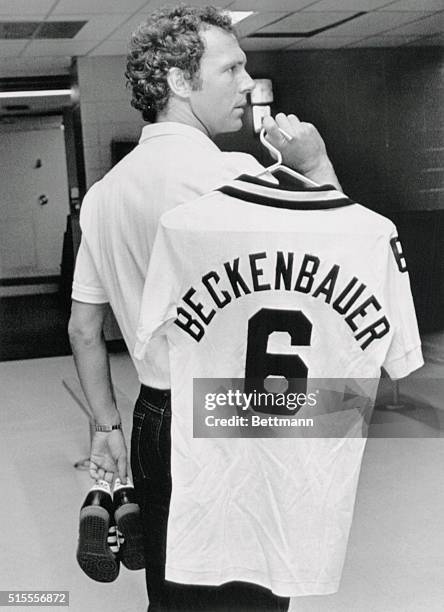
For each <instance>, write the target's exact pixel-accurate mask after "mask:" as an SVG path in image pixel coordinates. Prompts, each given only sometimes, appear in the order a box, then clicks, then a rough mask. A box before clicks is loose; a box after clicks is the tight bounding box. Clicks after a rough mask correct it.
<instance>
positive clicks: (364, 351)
mask: <svg viewBox="0 0 444 612" xmlns="http://www.w3.org/2000/svg"><path fill="white" fill-rule="evenodd" d="M280 178H281V179H282V177H280ZM282 185H284V186H282ZM162 334H166V335H167V338H168V342H169V347H170V366H171V377H172V413H173V417H172V434H171V435H172V458H171V461H172V467H171V469H172V479H173V492H172V498H171V507H170V516H169V524H168V541H167V564H166V578H167V579H168V580H172V581H175V582H183V583H191V584H202V585H218V584H222V583H224V582H227V581H232V580H240V581H247V582H253V583H256V584H259V585H262V586H264V587H267V588H270V589H272V591H273V592H274V593H276V594H277V595H280V596H296V595H310V594H327V593H333V592H335V591H336V590H337V589H338V585H339V580H340V576H341V572H342V567H343V562H344V558H345V551H346V545H347V539H348V534H349V529H350V525H351V519H352V514H353V506H354V500H355V494H356V487H357V481H358V476H359V470H360V464H361V459H362V454H363V451H364V446H365V438H363V437H360V435H359V433H358V435H357V434H356V432H357V430H356V419H354V420H353V425H352V426H351V427H350V428H348V429H347V433H346V434H344V435H343V434H342V433H341V434H340V435H337V436H335V437H333V436H332V435H331V434H330V435H326V436H325V437H312V436H311V434H310V433H307V432H306V431H305V432H303V433H301V434H300V435H299V437H296V438H295V437H291V435H288V436H286V437H276V436H275V437H274V438H273V434H271V436H272V438H270V437H266V436H268V433H263V434H257V436H261V435H263V437H251V435H250V434H248V433H247V434H245V435H242V434H241V435H240V436H239V435H237V434H234V435H231V434H230V433H227V434H226V437H219V435H220V428H219V430H218V432H219V433H216V434H215V435H214V436H213V437H211V432H210V433H209V434H208V436H207V437H196V418H200V415H198V414H197V412H196V380H197V379H207V381H208V385H209V387H208V388H211V385H213V390H214V391H217V390H218V387H217V386H218V379H225V380H226V379H229V380H230V379H242V380H243V379H245V381H246V382H245V384H246V385H247V381H248V380H250V382H251V380H253V381H254V382H255V384H256V383H257V384H259V387H260V388H262V390H263V389H264V388H265V389H266V387H265V386H264V387H261V385H262V383H264V381H265V380H266V379H267V377H270V376H271V377H279V376H283V377H284V378H287V379H289V378H290V377H294V378H298V379H300V380H305V381H306V383H307V393H306V396H307V397H308V395H309V393H308V391H309V390H310V381H311V380H314V379H326V378H331V379H338V378H340V379H342V380H344V379H350V380H351V379H374V380H377V379H379V376H380V371H381V367H384V368H385V369H386V370H387V371H388V373H389V374H390V376H392V377H393V378H399V377H403V376H406V375H407V374H409V373H410V372H411V371H412V370H414V369H416V368H418V367H420V366H421V365H422V363H423V361H422V355H421V348H420V339H419V335H418V329H417V323H416V318H415V312H414V307H413V302H412V297H411V292H410V284H409V278H408V273H407V271H406V267H405V260H404V257H403V255H402V250H401V247H400V244H399V240H398V238H397V234H396V228H395V227H394V225H393V224H392V223H391V222H390V221H389V220H388V219H386V218H384V217H382V216H381V215H379V214H376V213H374V212H372V211H370V210H368V209H366V208H365V207H363V206H361V205H359V204H355V203H353V202H352V201H350V200H349V199H348V198H347V197H346V196H344V195H343V194H342V193H340V192H338V191H336V190H335V189H334V188H333V187H329V186H326V187H319V188H306V187H305V186H303V184H300V185H297V184H295V183H293V187H291V186H289V185H288V184H287V186H285V183H284V182H283V180H281V183H280V185H278V186H276V185H275V186H271V185H270V183H267V182H264V181H261V180H260V179H257V178H253V177H249V176H244V175H243V176H241V177H239V179H236V180H234V181H232V182H231V183H230V184H229V185H227V186H226V187H223V188H222V189H220V190H218V191H215V192H212V193H210V194H208V195H206V196H203V197H201V198H199V199H198V200H196V201H194V202H192V203H189V204H185V205H184V206H181V207H180V208H176V209H175V210H173V211H171V212H168V213H166V214H165V215H163V217H162V219H161V223H160V226H159V231H158V234H157V238H156V242H155V246H154V250H153V255H152V259H151V264H150V269H149V273H148V277H147V281H146V284H145V289H144V296H143V300H142V309H141V314H140V322H139V328H138V334H137V338H138V340H137V343H136V351H135V354H136V358H139V359H140V358H143V356H144V355H145V353H146V351H149V350H150V341H151V340H152V339H153V338H155V337H156V336H159V335H162ZM193 379H194V385H195V386H194V406H193ZM201 382H202V381H200V383H201ZM203 384H204V387H205V384H206V383H205V381H203ZM264 385H265V383H264ZM222 388H224V389H226V387H223V385H222ZM219 390H220V388H219ZM375 391H376V385H373V391H371V392H370V395H371V399H373V396H372V394H374V392H375ZM222 395H223V394H222ZM216 396H217V393H214V394H213V395H212V399H213V400H214V399H215V398H216ZM202 397H203V396H202ZM205 397H206V396H205ZM201 399H202V398H201ZM237 399H239V397H238V398H237ZM213 408H214V405H213V406H210V405H209V404H208V405H205V406H203V407H202V410H201V412H203V413H205V411H207V414H208V415H209V416H208V417H202V418H205V419H207V418H208V420H209V422H210V420H211V419H212V418H213V420H214V417H212V416H211V415H214V411H213ZM244 408H245V407H244V406H243V407H241V409H239V403H238V404H237V406H236V408H235V409H233V408H231V404H230V402H229V401H228V397H227V394H226V395H225V404H224V408H223V410H224V411H225V415H226V416H227V419H226V423H229V418H230V414H231V415H236V416H237V417H238V419H239V418H241V417H240V416H239V415H242V414H246V413H243V410H244ZM253 408H254V406H253ZM197 409H199V406H198V407H197ZM286 409H287V410H289V408H288V406H287V407H286V408H284V409H281V408H279V407H278V408H276V407H274V408H273V409H270V410H268V416H269V415H270V414H271V415H274V416H276V415H279V414H282V413H285V410H286ZM310 409H311V407H310V405H308V403H305V404H304V405H303V406H302V407H301V406H298V408H297V410H289V413H291V414H293V415H294V414H295V413H296V412H297V416H298V417H300V416H307V415H310ZM230 411H231V412H230ZM248 412H249V414H250V421H249V426H250V425H251V422H252V421H251V418H253V417H254V418H256V417H259V418H262V417H265V416H267V415H266V414H265V413H267V410H265V411H264V410H263V409H256V408H255V409H253V410H251V406H250V408H249V410H248ZM344 412H345V413H346V412H347V411H344ZM349 412H351V411H349ZM251 415H253V416H251ZM287 416H288V415H287ZM273 418H274V417H273ZM320 418H321V420H322V417H320ZM193 419H194V421H193ZM233 419H235V416H233ZM233 419H232V423H233V424H235V425H236V427H237V430H236V431H237V432H238V431H239V430H240V429H241V425H242V423H241V422H240V421H239V420H238V421H236V422H235V420H233ZM289 420H292V419H289ZM205 422H206V421H205ZM219 424H221V425H222V426H225V423H224V422H222V420H221V421H220V422H219ZM274 424H275V423H274ZM193 427H194V429H193ZM209 429H211V425H210V426H209ZM227 429H228V428H227ZM227 429H226V430H227ZM263 431H264V432H265V430H263ZM280 431H281V432H282V428H281V430H280ZM193 434H194V435H193ZM198 435H200V434H198ZM222 435H223V434H222ZM230 435H231V438H230V439H228V437H229V436H230ZM252 435H254V434H252ZM284 435H285V434H284ZM356 435H357V437H354V436H356ZM278 436H281V433H279V434H278Z"/></svg>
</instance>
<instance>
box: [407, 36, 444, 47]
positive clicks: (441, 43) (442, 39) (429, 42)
mask: <svg viewBox="0 0 444 612" xmlns="http://www.w3.org/2000/svg"><path fill="white" fill-rule="evenodd" d="M408 46H409V47H444V34H436V35H435V36H421V37H420V38H415V40H414V41H413V42H411V43H409V45H408Z"/></svg>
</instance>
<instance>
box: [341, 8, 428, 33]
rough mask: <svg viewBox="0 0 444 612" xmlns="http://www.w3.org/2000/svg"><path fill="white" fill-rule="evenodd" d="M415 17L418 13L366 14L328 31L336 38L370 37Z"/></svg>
mask: <svg viewBox="0 0 444 612" xmlns="http://www.w3.org/2000/svg"><path fill="white" fill-rule="evenodd" d="M427 14H429V13H426V15H427ZM415 15H418V13H415V14H413V13H398V12H397V13H387V12H376V13H368V14H367V15H362V16H360V17H357V18H356V19H354V20H353V21H349V22H348V23H344V24H342V25H339V26H337V27H336V28H335V29H334V30H330V33H333V32H334V33H335V35H336V34H337V35H338V36H356V37H358V36H371V35H372V34H378V33H379V32H384V31H386V30H391V29H392V28H396V27H397V26H400V25H401V24H403V23H407V22H409V21H412V20H414V19H417V17H416V16H415Z"/></svg>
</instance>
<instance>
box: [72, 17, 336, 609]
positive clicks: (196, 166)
mask: <svg viewBox="0 0 444 612" xmlns="http://www.w3.org/2000/svg"><path fill="white" fill-rule="evenodd" d="M245 65H246V57H245V54H244V53H243V51H242V50H241V48H240V47H239V44H238V42H237V40H236V37H235V35H234V32H233V29H232V26H231V23H230V19H229V17H228V16H226V15H223V14H221V13H220V12H219V11H217V10H216V9H213V8H211V7H206V8H194V9H193V8H190V7H178V8H175V9H163V10H160V11H157V12H155V13H153V15H152V16H151V18H150V19H149V20H148V21H147V22H146V23H145V24H143V25H142V26H141V27H140V28H139V30H138V31H137V32H136V33H135V34H134V36H133V40H132V46H131V51H130V53H129V56H128V63H127V73H126V74H127V78H128V80H129V83H130V85H131V87H132V92H133V99H132V104H133V106H134V107H135V108H137V109H139V110H140V111H141V112H142V115H143V118H144V119H145V120H146V121H148V122H151V124H150V125H147V126H145V127H144V129H143V131H142V136H141V139H140V143H139V146H138V147H136V149H135V150H134V151H133V152H131V153H130V154H129V155H128V156H127V157H126V158H124V159H123V160H122V161H121V162H120V163H119V164H118V165H117V166H116V167H114V168H113V169H112V170H111V171H110V172H109V173H108V174H107V175H106V176H105V177H104V178H103V179H102V180H101V181H99V182H98V183H96V184H95V185H94V186H93V187H92V188H91V189H90V190H89V192H88V194H87V196H86V198H85V201H84V203H83V206H82V212H81V227H82V232H83V234H82V243H81V246H80V250H79V254H78V258H77V262H76V270H75V276H74V283H73V304H72V312H71V319H70V323H69V335H70V339H71V346H72V350H73V354H74V359H75V363H76V366H77V370H78V373H79V377H80V380H81V383H82V387H83V389H84V392H85V395H86V397H87V400H88V403H89V405H90V408H91V410H92V412H93V414H94V418H95V420H96V424H97V425H100V426H101V427H100V428H99V429H101V431H97V432H96V434H95V436H94V438H93V441H92V447H91V464H90V475H91V477H92V478H95V479H97V478H104V479H105V480H107V481H108V482H111V481H112V479H113V476H114V474H115V473H116V472H118V475H119V476H120V478H122V479H124V478H126V475H127V449H126V445H125V441H124V437H123V433H122V431H121V429H120V415H119V412H118V410H117V407H116V404H115V400H114V396H113V391H112V384H111V376H110V369H109V361H108V356H107V352H106V347H105V343H104V340H103V334H102V326H103V322H104V317H105V314H106V310H107V305H108V304H110V305H111V307H112V309H113V311H114V314H115V316H116V319H117V321H118V323H119V326H120V329H121V331H122V334H123V336H124V339H125V342H126V344H127V346H128V349H129V352H130V354H132V353H133V349H134V345H135V333H136V327H137V321H138V315H139V310H140V304H141V299H142V291H143V286H144V280H145V275H146V271H147V267H148V263H149V259H150V253H151V249H152V245H153V242H154V236H155V232H156V228H157V224H158V220H159V218H160V216H161V214H162V213H163V212H165V211H166V210H169V209H171V208H174V207H175V206H177V205H179V204H182V203H184V202H187V201H189V200H191V199H194V198H195V197H197V196H199V195H202V194H204V193H206V192H208V191H210V190H212V189H214V188H216V187H218V186H220V185H222V184H223V183H225V182H226V181H228V180H231V179H233V178H234V177H236V176H237V175H239V174H242V173H244V172H247V173H250V174H259V173H261V172H263V171H264V169H263V168H262V166H260V165H259V164H258V163H257V162H256V160H254V158H252V157H251V156H249V155H246V154H242V153H223V152H221V151H220V150H219V149H218V148H217V147H216V145H215V144H214V143H213V142H212V140H211V139H212V138H213V137H214V136H216V135H217V134H222V133H226V132H234V131H237V130H239V129H240V128H241V127H242V116H243V114H244V108H245V105H246V102H247V94H248V93H249V92H250V91H251V90H252V88H253V86H254V82H253V80H252V79H251V77H250V76H249V74H248V73H247V72H246V69H245ZM264 126H265V128H266V130H267V135H268V138H269V140H270V142H272V144H274V145H275V146H276V147H277V148H279V149H280V151H281V152H282V154H283V157H284V160H285V162H286V163H287V165H289V166H292V167H293V168H295V169H297V170H299V171H300V172H303V173H304V174H306V175H307V176H308V177H310V178H311V179H313V180H315V181H317V182H322V183H326V182H328V183H333V184H335V185H338V183H337V178H336V176H335V173H334V170H333V168H332V166H331V163H330V161H329V159H328V157H327V153H326V150H325V146H324V143H323V141H322V139H321V137H320V135H319V133H318V132H317V130H316V129H315V128H314V127H313V126H311V125H310V124H306V123H301V122H300V121H299V120H298V119H297V118H296V117H295V116H294V115H290V116H288V117H286V116H285V115H283V114H280V115H278V116H277V117H276V121H274V120H273V119H271V118H268V119H266V120H265V122H264ZM278 127H281V128H283V129H284V130H285V131H286V132H288V133H289V134H290V136H291V137H292V139H291V140H290V141H289V140H288V139H286V138H285V137H284V136H282V134H281V133H280V132H279V129H278ZM153 299H155V296H154V298H153ZM136 367H137V371H138V375H139V379H140V382H141V385H142V386H141V391H140V395H139V398H138V400H137V404H136V407H135V412H134V422H133V432H132V441H131V467H132V473H133V478H134V484H135V488H136V492H137V494H138V498H139V502H140V505H141V510H142V516H143V520H144V526H145V529H146V533H145V556H146V566H147V570H146V574H147V588H148V595H149V600H150V608H149V609H150V611H151V610H153V611H154V610H173V609H184V610H185V609H186V610H193V609H201V610H208V612H210V610H213V609H214V610H216V609H221V610H227V609H239V610H247V609H250V608H251V609H254V610H258V609H273V610H285V609H286V608H287V607H288V600H286V599H285V598H278V597H275V596H273V595H272V594H271V593H270V592H268V591H266V590H265V589H260V588H259V587H255V586H254V585H247V584H236V583H234V585H231V586H229V587H221V588H220V589H214V588H211V587H209V588H208V589H206V588H205V587H182V586H179V585H176V586H175V585H172V584H171V583H166V582H165V580H164V563H165V541H166V525H167V518H168V504H169V495H170V489H171V481H170V472H169V454H170V439H169V424H170V421H169V419H170V414H171V413H170V408H169V402H170V396H169V391H168V389H169V387H170V381H169V367H168V354H167V345H166V341H165V339H164V338H161V339H159V341H158V343H157V344H156V345H155V346H154V349H153V350H152V351H151V352H150V354H149V355H148V356H147V357H146V358H145V360H144V361H143V362H138V363H137V364H136ZM103 429H105V430H107V431H103ZM208 597H209V599H208V600H207V601H209V602H211V604H208V605H210V607H205V605H206V604H205V603H203V602H204V601H205V598H208ZM161 600H163V603H162V601H161ZM178 601H179V602H180V601H182V602H183V601H186V603H184V604H183V606H184V607H183V608H180V607H178V608H176V607H175V606H180V605H181V604H180V603H177V602H178ZM229 601H237V602H238V604H237V605H238V606H239V607H235V608H229V607H227V606H229V605H231V604H228V603H227V602H229ZM165 602H167V603H165ZM217 602H219V603H217ZM233 605H234V604H233ZM217 606H220V607H219V608H217ZM248 606H250V608H249V607H248Z"/></svg>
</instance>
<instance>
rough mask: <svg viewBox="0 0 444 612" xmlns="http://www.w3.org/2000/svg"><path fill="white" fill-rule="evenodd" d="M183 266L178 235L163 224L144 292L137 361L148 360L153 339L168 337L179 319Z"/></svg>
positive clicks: (137, 339)
mask: <svg viewBox="0 0 444 612" xmlns="http://www.w3.org/2000/svg"><path fill="white" fill-rule="evenodd" d="M183 264H184V260H183V257H182V252H181V248H180V238H179V236H178V233H177V232H174V231H171V230H168V229H167V228H166V227H165V226H164V225H163V224H162V221H161V223H160V224H159V228H158V231H157V234H156V239H155V241H154V246H153V251H152V254H151V259H150V264H149V267H148V273H147V277H146V280H145V285H144V289H143V296H142V305H141V308H140V315H139V324H138V327H137V335H136V345H135V348H134V357H135V358H136V359H139V360H142V359H143V358H144V356H145V354H146V352H147V350H148V344H149V342H150V340H151V338H152V337H153V336H155V335H161V334H162V333H164V332H165V331H166V327H167V326H168V324H170V323H171V322H172V321H173V320H174V319H175V318H176V316H177V304H178V303H179V300H180V295H181V288H182V282H181V279H182V274H183Z"/></svg>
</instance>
